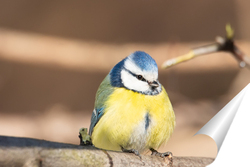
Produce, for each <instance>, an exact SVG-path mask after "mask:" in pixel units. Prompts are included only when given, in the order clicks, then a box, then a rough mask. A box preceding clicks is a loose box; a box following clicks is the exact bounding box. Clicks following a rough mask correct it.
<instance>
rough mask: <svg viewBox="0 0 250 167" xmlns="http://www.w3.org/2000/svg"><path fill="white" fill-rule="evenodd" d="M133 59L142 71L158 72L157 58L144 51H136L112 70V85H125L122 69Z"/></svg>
mask: <svg viewBox="0 0 250 167" xmlns="http://www.w3.org/2000/svg"><path fill="white" fill-rule="evenodd" d="M127 59H131V60H132V61H133V62H134V64H136V65H137V66H138V67H139V68H140V69H141V70H142V71H151V72H158V67H157V64H156V62H155V60H154V59H153V58H152V57H151V56H150V55H149V54H147V53H145V52H143V51H136V52H134V53H132V54H131V55H129V56H128V57H126V58H125V59H123V60H122V61H120V62H119V63H118V64H116V65H115V66H114V67H113V69H112V70H111V71H110V81H111V85H112V86H115V87H124V85H123V83H122V79H121V71H122V69H124V63H125V61H126V60H127Z"/></svg>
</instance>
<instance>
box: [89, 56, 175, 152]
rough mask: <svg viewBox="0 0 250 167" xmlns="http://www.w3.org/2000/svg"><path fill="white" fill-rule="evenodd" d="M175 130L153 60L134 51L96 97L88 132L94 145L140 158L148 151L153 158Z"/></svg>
mask: <svg viewBox="0 0 250 167" xmlns="http://www.w3.org/2000/svg"><path fill="white" fill-rule="evenodd" d="M174 127H175V114H174V111H173V108H172V105H171V102H170V100H169V97H168V94H167V93H166V91H165V89H164V87H163V86H162V85H161V84H160V82H159V81H158V67H157V64H156V62H155V60H154V59H153V58H152V57H151V56H150V55H149V54H147V53H145V52H142V51H136V52H134V53H132V54H131V55H129V56H128V57H126V58H125V59H123V60H122V61H120V62H119V63H118V64H116V65H115V66H114V67H113V69H112V70H111V71H110V72H109V74H108V75H107V76H106V77H105V79H104V80H103V81H102V83H101V85H100V86H99V88H98V91H97V94H96V100H95V108H94V111H93V113H92V117H91V124H90V130H89V135H90V136H91V140H92V143H93V144H94V146H95V147H98V148H101V149H105V150H114V151H124V152H133V153H135V154H136V155H139V156H140V153H142V152H144V151H146V150H148V149H150V150H151V151H152V154H154V155H156V154H158V152H157V151H156V150H157V149H158V148H159V147H160V146H161V145H162V144H163V143H165V142H166V141H168V139H169V138H170V136H171V134H172V133H173V130H174ZM161 155H162V154H161Z"/></svg>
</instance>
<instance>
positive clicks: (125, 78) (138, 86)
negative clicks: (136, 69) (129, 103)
mask: <svg viewBox="0 0 250 167" xmlns="http://www.w3.org/2000/svg"><path fill="white" fill-rule="evenodd" d="M121 79H122V82H123V84H124V86H125V87H126V88H128V89H132V90H135V91H142V92H143V91H147V90H149V89H150V87H149V85H148V83H147V82H144V81H140V80H138V79H137V78H136V77H134V76H133V75H131V74H130V73H129V72H127V71H125V70H122V71H121Z"/></svg>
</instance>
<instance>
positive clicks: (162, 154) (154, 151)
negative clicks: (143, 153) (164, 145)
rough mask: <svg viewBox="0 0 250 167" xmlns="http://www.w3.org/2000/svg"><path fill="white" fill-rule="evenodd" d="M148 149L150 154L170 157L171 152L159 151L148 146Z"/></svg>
mask: <svg viewBox="0 0 250 167" xmlns="http://www.w3.org/2000/svg"><path fill="white" fill-rule="evenodd" d="M150 151H151V152H152V154H151V155H154V156H159V157H161V158H165V157H169V158H172V156H173V154H172V153H171V152H165V153H159V152H158V151H157V150H155V149H153V148H150Z"/></svg>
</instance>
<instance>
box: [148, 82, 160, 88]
mask: <svg viewBox="0 0 250 167" xmlns="http://www.w3.org/2000/svg"><path fill="white" fill-rule="evenodd" d="M148 84H149V86H151V87H152V88H157V87H158V86H159V83H158V82H157V81H153V82H150V81H148Z"/></svg>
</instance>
